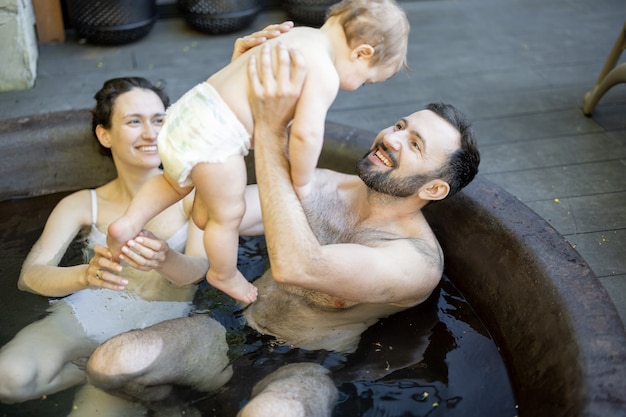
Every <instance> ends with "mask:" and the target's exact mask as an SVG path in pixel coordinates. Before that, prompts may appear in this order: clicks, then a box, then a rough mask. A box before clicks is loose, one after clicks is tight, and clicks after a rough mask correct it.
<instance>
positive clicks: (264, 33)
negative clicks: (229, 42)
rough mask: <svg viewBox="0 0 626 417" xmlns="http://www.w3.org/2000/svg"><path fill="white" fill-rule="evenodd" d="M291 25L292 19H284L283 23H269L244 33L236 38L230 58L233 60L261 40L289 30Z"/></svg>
mask: <svg viewBox="0 0 626 417" xmlns="http://www.w3.org/2000/svg"><path fill="white" fill-rule="evenodd" d="M292 27H293V22H292V21H289V20H288V21H285V22H283V23H279V24H275V25H269V26H266V27H265V28H263V29H262V30H259V31H258V32H254V33H252V34H250V35H246V36H244V37H242V38H238V39H237V40H236V41H235V47H234V49H233V56H232V58H231V59H230V60H231V61H234V60H235V59H236V58H238V57H239V56H241V54H243V53H244V52H246V51H247V50H248V49H250V48H254V47H255V46H257V45H261V44H262V43H263V42H265V41H267V40H268V39H273V38H277V37H279V36H280V35H282V34H283V33H286V32H289V31H290V30H291V28H292Z"/></svg>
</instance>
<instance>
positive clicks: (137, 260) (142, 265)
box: [120, 230, 170, 271]
mask: <svg viewBox="0 0 626 417" xmlns="http://www.w3.org/2000/svg"><path fill="white" fill-rule="evenodd" d="M169 250H170V247H169V245H168V244H167V242H166V241H165V240H163V239H159V238H158V237H156V236H155V235H154V234H152V233H151V232H149V231H147V230H143V231H141V233H139V235H138V236H137V237H136V238H134V239H131V240H129V241H128V242H126V246H124V247H123V248H122V254H121V255H120V260H121V261H124V262H126V263H127V264H128V265H129V266H131V267H133V268H135V269H139V270H140V271H151V270H153V269H158V268H159V266H160V265H161V263H162V262H163V261H165V258H166V257H167V252H168V251H169Z"/></svg>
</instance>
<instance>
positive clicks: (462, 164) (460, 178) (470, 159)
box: [426, 103, 480, 198]
mask: <svg viewBox="0 0 626 417" xmlns="http://www.w3.org/2000/svg"><path fill="white" fill-rule="evenodd" d="M426 110H430V111H432V112H433V113H435V114H437V115H438V116H439V117H441V118H442V119H444V120H446V121H447V122H448V123H450V124H451V125H452V126H453V127H454V128H455V129H457V130H458V131H459V132H460V133H461V140H460V146H459V149H457V150H456V151H454V152H453V153H452V154H450V155H449V156H448V163H447V164H446V166H444V167H443V168H441V171H439V175H438V177H439V178H441V179H442V180H444V181H446V182H447V183H448V185H450V192H449V193H448V195H447V196H446V198H448V197H451V196H453V195H454V194H456V193H458V192H459V191H461V190H462V189H463V188H464V187H465V186H466V185H467V184H469V183H470V182H471V181H472V180H473V179H474V177H475V176H476V174H477V173H478V165H479V164H480V152H479V151H478V144H477V142H476V137H475V136H474V129H473V128H472V124H471V122H470V121H469V119H468V118H467V117H466V116H465V114H463V113H462V112H461V111H460V110H458V109H457V108H456V107H454V106H453V105H451V104H446V103H430V104H428V105H427V106H426Z"/></svg>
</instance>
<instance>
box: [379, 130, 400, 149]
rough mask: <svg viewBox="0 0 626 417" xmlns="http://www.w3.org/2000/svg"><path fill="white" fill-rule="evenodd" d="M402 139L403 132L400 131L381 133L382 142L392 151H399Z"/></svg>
mask: <svg viewBox="0 0 626 417" xmlns="http://www.w3.org/2000/svg"><path fill="white" fill-rule="evenodd" d="M403 140H404V134H403V133H402V131H394V132H388V133H386V134H385V135H383V143H384V144H385V146H387V147H388V148H390V149H393V150H394V151H399V150H400V148H401V147H402V142H403Z"/></svg>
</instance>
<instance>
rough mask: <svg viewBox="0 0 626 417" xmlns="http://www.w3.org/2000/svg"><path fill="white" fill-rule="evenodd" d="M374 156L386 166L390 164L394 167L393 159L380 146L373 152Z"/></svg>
mask: <svg viewBox="0 0 626 417" xmlns="http://www.w3.org/2000/svg"><path fill="white" fill-rule="evenodd" d="M372 156H374V157H376V159H378V160H379V161H380V162H382V163H383V164H384V165H385V166H388V167H389V168H393V167H394V164H393V161H392V159H391V158H390V157H389V156H388V155H387V153H386V152H385V151H384V150H383V149H381V148H380V147H378V148H376V150H375V151H374V152H373V153H372Z"/></svg>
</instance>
